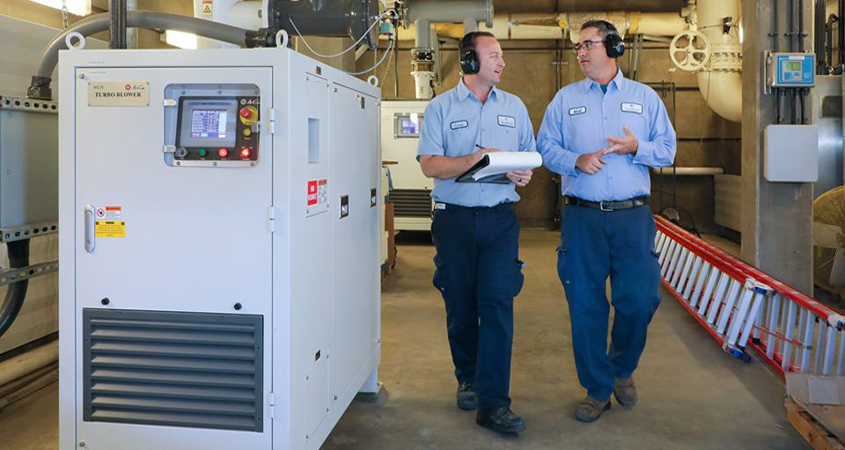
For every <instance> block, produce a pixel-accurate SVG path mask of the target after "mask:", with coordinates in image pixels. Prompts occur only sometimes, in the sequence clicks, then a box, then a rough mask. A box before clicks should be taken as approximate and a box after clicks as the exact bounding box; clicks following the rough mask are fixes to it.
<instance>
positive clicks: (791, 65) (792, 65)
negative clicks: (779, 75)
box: [783, 61, 801, 72]
mask: <svg viewBox="0 0 845 450" xmlns="http://www.w3.org/2000/svg"><path fill="white" fill-rule="evenodd" d="M783 65H784V66H786V70H788V71H790V72H793V71H794V72H800V71H801V62H800V61H787V62H785V63H784V64H783Z"/></svg>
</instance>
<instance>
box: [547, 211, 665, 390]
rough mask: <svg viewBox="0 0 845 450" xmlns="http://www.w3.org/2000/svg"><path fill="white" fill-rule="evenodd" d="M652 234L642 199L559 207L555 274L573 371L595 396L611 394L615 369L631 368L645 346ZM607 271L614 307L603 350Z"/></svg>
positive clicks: (655, 268)
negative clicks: (611, 205)
mask: <svg viewBox="0 0 845 450" xmlns="http://www.w3.org/2000/svg"><path fill="white" fill-rule="evenodd" d="M654 236H655V225H654V217H653V216H652V213H651V210H650V208H649V207H648V206H640V207H637V208H631V209H625V210H619V211H602V210H599V209H593V208H587V207H582V206H566V207H565V208H564V213H563V218H562V221H561V246H560V247H559V248H558V275H559V276H560V280H561V283H562V284H563V288H564V290H565V291H566V299H567V301H568V302H569V318H570V321H571V326H572V347H573V350H574V353H575V366H576V369H577V371H578V379H579V381H580V382H581V385H582V386H584V388H585V389H587V394H588V395H589V396H590V397H592V398H594V399H596V400H602V401H603V400H606V399H608V398H609V397H610V393H611V392H613V384H614V377H618V378H628V377H630V376H631V375H632V374H633V373H634V370H635V369H636V368H637V364H638V363H639V360H640V355H641V354H642V352H643V349H644V348H645V343H646V334H647V331H648V325H649V323H650V322H651V318H652V316H653V315H654V313H655V311H657V307H658V305H659V304H660V296H659V295H658V286H659V282H660V268H659V265H658V263H657V254H656V253H655V252H654ZM608 276H609V277H610V290H611V300H610V303H611V304H612V305H613V307H614V310H615V311H614V318H613V329H612V331H611V336H610V338H611V344H610V349H609V350H608V346H607V329H608V321H609V314H610V305H608V301H607V295H606V282H607V277H608Z"/></svg>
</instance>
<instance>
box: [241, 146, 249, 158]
mask: <svg viewBox="0 0 845 450" xmlns="http://www.w3.org/2000/svg"><path fill="white" fill-rule="evenodd" d="M250 153H252V152H250V151H249V148H247V147H243V148H241V158H249V155H250Z"/></svg>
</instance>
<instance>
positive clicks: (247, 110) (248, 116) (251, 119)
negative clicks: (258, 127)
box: [238, 106, 258, 127]
mask: <svg viewBox="0 0 845 450" xmlns="http://www.w3.org/2000/svg"><path fill="white" fill-rule="evenodd" d="M238 116H240V119H241V123H242V124H244V125H246V126H248V127H249V126H252V124H253V123H255V122H257V121H258V109H256V108H255V106H244V107H243V108H241V110H240V111H239V112H238Z"/></svg>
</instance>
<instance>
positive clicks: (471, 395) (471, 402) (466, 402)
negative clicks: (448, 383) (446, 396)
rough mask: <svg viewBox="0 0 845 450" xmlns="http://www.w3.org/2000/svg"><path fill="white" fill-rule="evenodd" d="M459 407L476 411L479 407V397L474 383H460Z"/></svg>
mask: <svg viewBox="0 0 845 450" xmlns="http://www.w3.org/2000/svg"><path fill="white" fill-rule="evenodd" d="M458 408H460V409H463V410H464V411H475V410H476V409H477V408H478V397H477V396H476V395H475V388H474V387H473V386H472V383H470V382H466V381H465V382H463V383H458Z"/></svg>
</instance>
